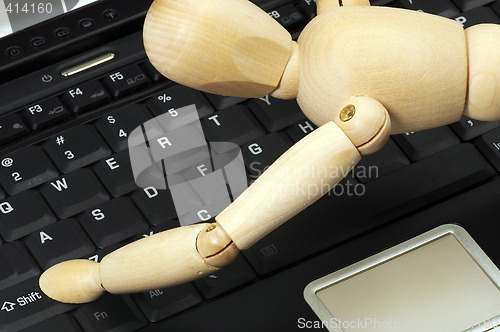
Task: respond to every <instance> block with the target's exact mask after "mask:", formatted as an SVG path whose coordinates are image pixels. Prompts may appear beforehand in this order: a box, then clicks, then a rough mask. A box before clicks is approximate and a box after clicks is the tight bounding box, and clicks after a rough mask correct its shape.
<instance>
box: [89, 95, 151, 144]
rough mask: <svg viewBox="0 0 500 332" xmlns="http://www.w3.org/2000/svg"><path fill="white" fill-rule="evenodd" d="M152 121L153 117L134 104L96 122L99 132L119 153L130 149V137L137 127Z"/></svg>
mask: <svg viewBox="0 0 500 332" xmlns="http://www.w3.org/2000/svg"><path fill="white" fill-rule="evenodd" d="M149 119H151V115H150V114H149V113H148V112H147V111H146V110H145V109H144V108H143V107H142V106H141V105H138V104H132V105H128V106H125V107H123V108H120V109H119V110H116V111H114V112H111V113H109V114H106V115H104V116H103V117H101V118H100V119H99V120H97V121H96V123H95V125H96V127H97V130H99V132H100V133H101V135H102V136H103V137H104V139H105V140H106V142H107V143H108V144H109V146H111V148H112V149H113V151H115V152H119V151H122V150H125V149H126V148H127V147H128V136H129V134H130V133H131V132H132V130H134V129H135V128H136V127H138V126H140V125H142V124H143V123H144V122H146V121H148V120H149Z"/></svg>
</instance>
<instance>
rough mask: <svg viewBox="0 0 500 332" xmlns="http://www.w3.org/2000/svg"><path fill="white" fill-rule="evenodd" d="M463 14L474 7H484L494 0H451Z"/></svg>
mask: <svg viewBox="0 0 500 332" xmlns="http://www.w3.org/2000/svg"><path fill="white" fill-rule="evenodd" d="M452 1H453V2H454V3H455V4H456V5H457V6H458V7H459V8H460V9H461V10H462V11H463V12H465V11H467V10H471V9H473V8H476V7H480V6H484V5H486V4H489V3H491V2H493V1H494V0H452Z"/></svg>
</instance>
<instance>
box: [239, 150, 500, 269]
mask: <svg viewBox="0 0 500 332" xmlns="http://www.w3.org/2000/svg"><path fill="white" fill-rule="evenodd" d="M464 161H467V162H464ZM494 173H495V172H494V170H493V168H492V167H491V166H490V165H489V164H488V162H487V161H486V160H485V159H484V158H483V157H482V156H481V155H480V153H479V152H478V151H477V150H476V149H475V148H474V146H472V145H471V144H459V145H457V146H454V147H453V148H450V149H448V150H445V151H443V152H440V153H438V154H435V155H433V156H431V157H428V158H426V159H423V160H421V161H418V162H416V163H414V164H411V165H409V166H407V167H405V168H403V169H401V170H399V171H396V172H394V173H391V174H389V175H387V176H384V177H383V178H381V179H378V180H375V181H373V182H370V183H368V184H366V185H365V187H364V188H361V187H358V190H357V193H358V194H360V195H359V196H357V195H353V196H348V195H346V194H344V195H342V196H334V195H332V196H329V197H324V198H322V199H321V200H320V201H318V202H317V203H316V204H314V205H313V206H311V207H309V208H308V209H306V210H305V211H303V212H301V213H300V214H299V215H297V216H295V217H294V218H292V219H291V220H289V221H288V222H287V223H285V224H284V225H283V226H281V227H280V228H278V229H276V230H275V231H274V232H272V233H271V234H269V235H268V236H266V237H265V238H263V239H262V240H261V241H259V242H257V243H256V244H255V245H254V246H253V247H251V248H250V249H249V250H246V251H245V252H244V253H243V254H244V255H245V257H246V258H247V259H248V260H249V262H250V264H251V265H252V266H253V267H254V268H255V270H256V271H257V272H258V273H260V274H267V273H270V272H273V271H276V270H277V269H279V268H281V267H283V266H286V265H288V264H291V263H295V262H298V261H299V260H301V259H303V258H304V257H307V256H310V255H312V254H314V253H317V252H319V251H321V250H324V249H326V248H329V247H332V246H334V245H336V244H338V243H340V242H342V241H345V240H347V239H350V238H353V237H355V236H357V235H360V234H362V233H364V232H366V231H368V230H370V229H373V228H375V227H377V226H379V225H381V224H384V223H386V222H389V221H391V220H393V219H394V218H397V217H400V216H402V215H404V214H407V213H410V212H413V211H415V210H417V209H419V208H421V207H423V206H426V205H428V204H431V203H433V202H436V201H438V200H440V199H443V198H446V197H448V196H450V195H453V194H455V193H457V192H459V191H460V190H462V189H465V188H467V187H470V186H472V185H474V184H477V183H480V182H481V181H484V180H485V179H488V178H489V177H491V176H493V175H494ZM351 189H352V188H351Z"/></svg>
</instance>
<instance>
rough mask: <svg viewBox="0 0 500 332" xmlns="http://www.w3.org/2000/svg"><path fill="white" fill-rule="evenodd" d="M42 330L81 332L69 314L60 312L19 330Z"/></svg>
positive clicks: (38, 331)
mask: <svg viewBox="0 0 500 332" xmlns="http://www.w3.org/2000/svg"><path fill="white" fill-rule="evenodd" d="M43 331H47V332H48V331H61V332H82V329H81V328H80V327H79V325H78V324H77V323H76V321H75V319H74V318H73V317H72V316H70V315H69V314H62V315H57V316H55V317H52V318H49V319H47V320H45V321H43V322H41V323H38V324H35V325H33V326H30V327H28V328H26V329H23V330H22V331H21V332H43Z"/></svg>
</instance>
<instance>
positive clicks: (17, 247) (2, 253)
mask: <svg viewBox="0 0 500 332" xmlns="http://www.w3.org/2000/svg"><path fill="white" fill-rule="evenodd" d="M0 266H1V267H2V268H1V269H0V290H3V289H5V288H8V287H11V286H13V285H15V284H18V283H20V282H23V281H25V280H28V279H31V278H33V277H35V276H37V275H38V274H39V273H40V269H39V268H38V266H37V265H36V263H35V261H34V260H33V258H31V256H30V254H29V253H28V251H27V250H26V248H25V247H24V246H23V244H22V243H21V242H17V241H14V242H11V243H5V244H3V245H1V246H0Z"/></svg>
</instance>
